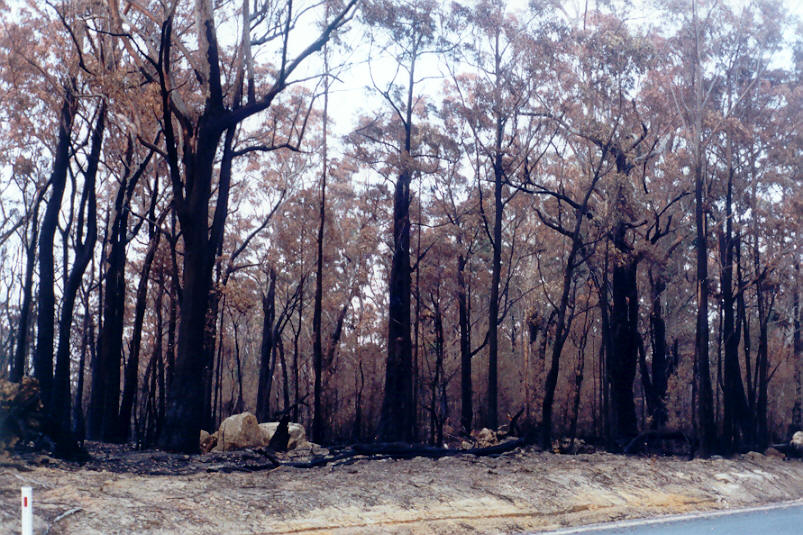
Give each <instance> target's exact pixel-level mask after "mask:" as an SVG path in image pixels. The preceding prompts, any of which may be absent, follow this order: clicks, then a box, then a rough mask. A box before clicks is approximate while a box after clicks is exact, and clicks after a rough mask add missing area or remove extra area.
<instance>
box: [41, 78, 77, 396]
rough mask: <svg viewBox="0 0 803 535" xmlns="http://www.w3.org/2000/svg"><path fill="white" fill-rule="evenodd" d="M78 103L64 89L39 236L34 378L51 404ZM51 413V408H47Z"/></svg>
mask: <svg viewBox="0 0 803 535" xmlns="http://www.w3.org/2000/svg"><path fill="white" fill-rule="evenodd" d="M76 108H77V103H76V100H75V96H74V95H73V88H72V87H71V86H69V85H66V86H65V87H64V102H63V104H62V107H61V115H60V117H59V132H58V140H57V145H56V151H55V159H54V162H53V172H52V173H51V175H50V187H51V193H50V198H49V199H48V201H47V205H46V208H45V215H44V218H43V219H42V226H41V230H40V234H39V300H38V305H39V309H38V315H37V318H36V352H35V353H34V377H36V379H38V380H39V388H40V391H41V396H42V400H44V402H45V403H46V404H48V405H49V404H50V403H51V401H52V395H53V392H52V391H53V340H54V339H55V333H54V323H55V309H56V296H55V291H54V283H55V273H54V258H53V240H54V236H55V234H56V228H57V227H58V220H59V211H60V210H61V200H62V198H63V196H64V188H65V186H66V183H67V171H68V168H69V166H70V136H71V132H72V124H73V119H74V118H75V113H76ZM47 408H48V409H49V408H50V407H47Z"/></svg>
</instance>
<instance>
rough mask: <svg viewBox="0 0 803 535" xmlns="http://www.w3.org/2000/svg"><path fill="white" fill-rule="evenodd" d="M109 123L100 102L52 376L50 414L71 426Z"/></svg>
mask: <svg viewBox="0 0 803 535" xmlns="http://www.w3.org/2000/svg"><path fill="white" fill-rule="evenodd" d="M105 124H106V104H105V102H104V103H101V105H100V109H99V110H98V120H97V124H96V125H95V129H94V131H93V132H92V144H91V148H90V151H89V158H88V160H87V164H86V172H85V173H84V189H83V193H82V194H81V203H80V209H79V213H78V221H77V224H76V237H75V258H74V260H73V265H72V267H71V268H70V274H69V276H68V277H67V281H66V283H65V285H64V295H63V297H62V305H61V317H60V318H59V345H58V350H57V352H56V372H55V374H54V377H53V395H52V401H51V407H52V409H51V414H52V416H53V417H54V419H55V421H56V422H57V423H58V425H61V426H62V428H63V429H65V430H66V429H70V428H71V427H72V426H71V425H70V417H71V414H70V402H71V399H70V360H71V359H70V354H71V351H70V349H71V348H70V335H71V333H72V319H73V311H74V308H75V299H76V297H77V296H78V290H79V289H80V288H81V280H82V279H83V277H84V271H86V267H87V266H88V265H89V261H90V260H91V259H92V256H93V253H94V250H95V242H96V241H97V237H98V225H97V223H98V221H97V201H96V197H95V178H96V176H97V172H98V165H99V164H100V156H101V149H102V146H103V136H104V134H105ZM84 219H86V237H85V238H84V236H83V233H84Z"/></svg>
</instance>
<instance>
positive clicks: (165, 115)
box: [154, 0, 357, 452]
mask: <svg viewBox="0 0 803 535" xmlns="http://www.w3.org/2000/svg"><path fill="white" fill-rule="evenodd" d="M356 1H357V0H350V1H349V2H347V3H346V4H345V5H344V6H343V7H342V9H340V10H339V11H338V13H337V15H336V16H335V17H334V18H333V19H332V21H331V22H330V23H329V24H327V25H326V27H325V28H323V30H322V31H321V33H320V34H319V35H318V36H317V38H316V39H314V40H313V41H312V43H311V44H310V45H309V46H307V47H306V48H305V49H303V50H302V52H301V53H299V54H298V55H297V56H296V57H295V58H293V59H289V58H288V50H287V43H288V40H289V36H290V35H289V34H290V31H291V27H292V24H291V22H292V20H293V3H292V2H287V3H286V8H287V9H286V14H285V16H284V17H283V22H282V24H281V27H280V30H279V32H280V35H281V40H282V55H281V58H282V60H281V64H280V67H279V69H278V71H277V74H276V78H275V80H274V82H273V84H272V85H270V86H269V87H268V89H267V91H266V93H265V94H264V95H263V96H261V97H260V98H256V95H255V94H254V92H253V91H251V90H250V82H249V92H248V93H249V95H248V101H247V102H246V103H245V104H244V105H242V106H241V105H239V102H237V100H236V99H235V101H234V102H233V103H232V105H231V106H230V107H228V108H227V106H226V103H225V102H224V98H225V96H226V93H225V92H224V91H223V85H222V79H223V76H222V69H221V64H220V52H219V47H218V40H217V35H216V22H215V18H214V13H213V6H212V3H211V2H210V1H209V0H196V1H195V2H194V7H193V11H194V15H195V20H196V27H195V30H196V37H197V41H198V48H199V50H200V55H199V58H200V61H201V64H200V68H199V69H198V70H197V71H196V72H197V74H198V76H199V79H200V81H201V86H202V91H203V97H204V103H203V105H202V106H201V109H200V110H199V112H200V113H198V114H193V113H190V112H189V111H188V108H187V107H186V104H185V103H184V102H183V101H182V99H181V95H180V94H179V93H178V92H177V91H174V87H173V86H172V76H171V55H172V54H173V52H172V39H173V21H172V15H171V16H169V17H168V19H167V20H166V21H165V23H164V25H163V28H162V35H161V42H160V50H159V58H158V60H156V61H154V63H156V64H157V65H158V69H157V71H158V72H157V75H158V81H159V89H160V93H161V110H160V112H161V114H162V127H163V129H164V135H165V149H166V150H165V153H166V155H167V163H168V167H169V169H170V179H171V184H172V190H173V198H174V206H175V208H176V212H177V214H178V219H179V222H180V224H181V229H182V237H183V241H184V257H183V270H182V277H183V285H182V286H183V287H182V301H181V311H180V324H179V329H178V353H177V355H176V362H175V372H174V375H173V379H172V382H171V386H170V388H169V390H168V399H167V413H166V420H165V431H166V432H164V433H162V435H161V436H160V440H159V442H160V446H161V447H163V448H164V449H167V450H171V451H184V452H195V451H197V450H198V440H197V435H198V433H199V432H200V429H201V427H202V425H203V419H204V411H205V410H207V408H206V405H207V404H205V403H204V402H205V392H208V389H207V388H206V385H205V381H210V380H211V369H210V367H211V363H210V362H209V359H208V357H207V355H206V354H205V353H204V337H203V336H199V335H198V333H203V330H204V328H205V326H206V316H207V310H208V305H209V290H210V286H211V282H212V268H213V265H214V260H215V255H216V252H217V251H218V248H219V241H220V240H221V239H222V236H223V228H224V226H225V222H226V216H227V211H228V205H227V203H226V202H224V201H223V200H222V196H221V192H224V191H228V189H229V184H228V183H227V181H229V180H230V178H231V177H230V175H228V176H227V175H226V174H225V173H220V174H218V176H217V192H218V202H217V203H216V205H215V209H214V215H213V216H212V228H211V229H210V228H209V205H210V201H211V199H212V191H213V188H212V185H213V181H214V180H215V175H216V173H215V172H214V171H215V154H216V153H217V149H218V145H219V142H220V139H221V136H222V135H223V133H224V132H226V131H227V130H232V129H234V128H236V127H237V125H238V124H239V123H241V122H242V121H244V120H246V119H247V118H249V117H251V116H254V115H256V114H258V113H260V112H262V111H264V110H266V109H268V108H269V107H270V106H271V105H272V104H273V102H274V99H275V98H276V97H277V96H278V95H279V94H280V93H281V92H282V91H283V90H284V89H286V88H287V86H288V82H289V77H290V76H291V75H292V74H293V72H294V71H295V70H296V69H297V68H298V66H299V65H300V64H301V63H302V62H304V60H306V59H307V58H308V57H309V56H311V55H312V54H314V53H317V52H318V51H320V50H321V48H322V47H323V45H324V44H325V43H326V42H327V41H328V40H329V37H330V36H331V34H332V33H333V32H334V31H336V30H337V29H338V28H340V27H341V26H343V25H344V24H345V23H346V22H347V21H348V20H349V18H350V15H351V13H352V10H353V8H354V6H355V4H356ZM243 34H244V36H245V38H244V40H243V41H244V42H243V43H242V46H243V47H244V48H246V49H247V48H250V35H249V34H248V32H246V31H244V32H243ZM246 44H248V45H249V46H246ZM246 52H248V51H246ZM245 55H248V53H246V54H245ZM241 82H242V81H241ZM174 118H176V119H178V123H179V124H180V125H181V126H182V129H183V131H182V135H181V136H176V134H175V132H174V129H173V120H174ZM179 139H180V140H181V151H179V145H178V144H179ZM255 150H271V147H259V148H256V149H255ZM179 152H181V154H182V155H181V157H179Z"/></svg>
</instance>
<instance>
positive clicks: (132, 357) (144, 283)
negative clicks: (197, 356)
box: [117, 188, 167, 442]
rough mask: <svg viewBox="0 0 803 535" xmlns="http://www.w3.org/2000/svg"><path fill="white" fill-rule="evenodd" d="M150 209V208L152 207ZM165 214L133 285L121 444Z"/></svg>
mask: <svg viewBox="0 0 803 535" xmlns="http://www.w3.org/2000/svg"><path fill="white" fill-rule="evenodd" d="M154 189H157V188H154ZM155 198H156V196H155V195H154V199H155ZM151 208H153V205H152V206H151ZM166 214H167V212H163V213H162V215H161V216H160V217H159V219H158V220H157V221H156V222H155V223H153V224H152V225H151V229H150V232H149V234H150V242H149V243H148V250H147V251H146V253H145V259H144V260H143V262H142V270H141V272H140V278H139V283H138V285H137V299H136V304H135V306H134V325H133V329H132V333H131V346H130V348H131V349H130V351H129V354H128V361H127V362H126V367H125V376H124V380H123V397H122V400H121V401H120V415H119V417H118V419H117V422H118V426H119V428H118V430H117V437H118V439H119V440H120V441H121V442H125V441H126V440H128V437H129V433H130V429H131V415H132V411H133V408H134V406H135V405H136V402H137V391H138V389H139V385H138V381H137V378H138V375H139V353H140V348H141V346H142V327H143V324H144V321H145V308H146V306H147V303H148V283H149V282H150V273H151V266H152V265H153V260H154V258H155V257H156V251H157V250H158V248H159V242H160V241H161V240H160V238H161V235H162V233H161V231H160V230H159V225H160V224H161V222H162V221H163V220H164V217H165V215H166ZM152 216H153V210H151V217H152ZM160 304H161V303H160Z"/></svg>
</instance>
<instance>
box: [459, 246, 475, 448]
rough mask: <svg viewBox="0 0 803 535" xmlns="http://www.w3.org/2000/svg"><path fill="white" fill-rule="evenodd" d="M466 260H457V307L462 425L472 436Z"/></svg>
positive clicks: (472, 413) (469, 327)
mask: <svg viewBox="0 0 803 535" xmlns="http://www.w3.org/2000/svg"><path fill="white" fill-rule="evenodd" d="M465 272H466V259H465V258H464V257H463V255H460V256H458V258H457V305H458V314H459V319H458V322H459V324H460V423H461V424H462V426H463V432H464V433H465V434H467V435H469V434H471V424H472V418H473V415H474V408H473V406H472V396H473V388H472V384H471V318H470V317H469V310H468V296H467V291H466V275H465Z"/></svg>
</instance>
